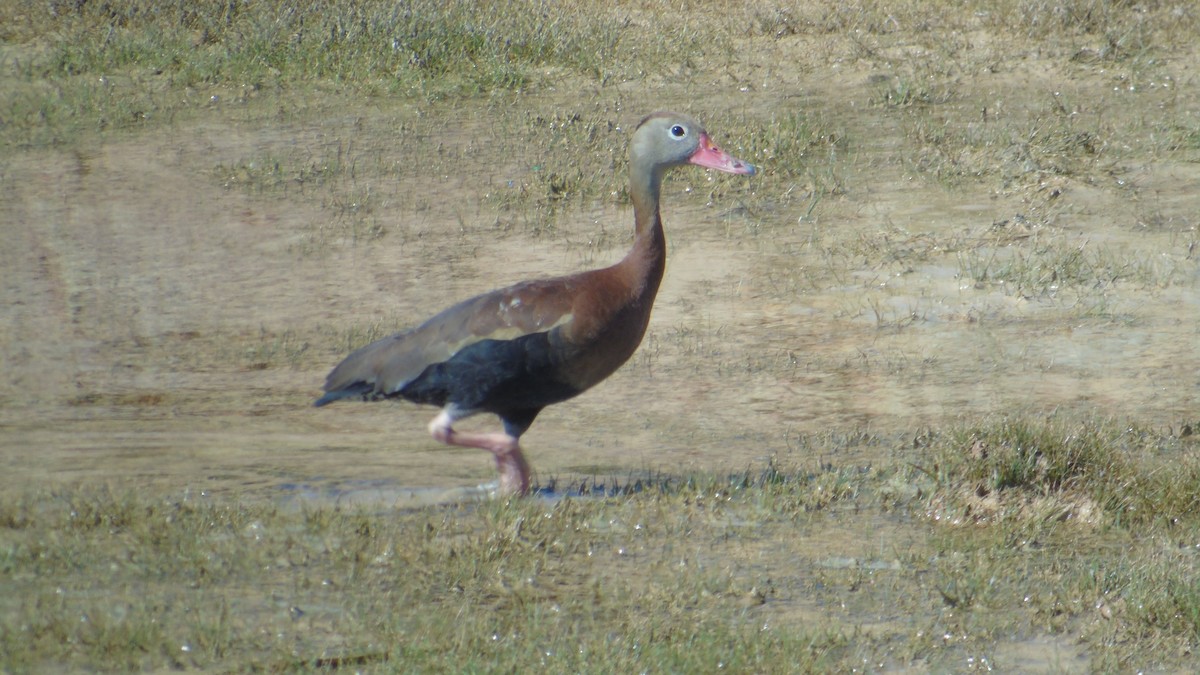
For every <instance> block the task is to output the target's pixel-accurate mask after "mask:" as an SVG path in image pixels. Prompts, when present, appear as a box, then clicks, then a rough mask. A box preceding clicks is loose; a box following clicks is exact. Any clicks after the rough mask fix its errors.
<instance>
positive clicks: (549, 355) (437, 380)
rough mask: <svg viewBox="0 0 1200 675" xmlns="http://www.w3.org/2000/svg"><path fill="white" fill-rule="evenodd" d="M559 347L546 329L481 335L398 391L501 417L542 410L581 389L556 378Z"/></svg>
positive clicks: (420, 399) (411, 397) (412, 398)
mask: <svg viewBox="0 0 1200 675" xmlns="http://www.w3.org/2000/svg"><path fill="white" fill-rule="evenodd" d="M560 352H561V348H560V349H555V348H554V346H553V345H552V344H551V341H550V338H549V334H548V333H534V334H532V335H525V336H522V337H519V338H516V339H515V340H482V341H480V342H476V343H475V344H473V345H471V346H469V347H466V348H465V349H463V350H461V351H459V352H458V353H457V354H455V355H454V356H452V357H450V359H448V360H446V361H443V362H441V363H435V364H433V365H431V366H429V367H428V368H426V369H425V370H424V371H423V372H422V373H421V374H420V375H419V376H418V377H417V378H416V379H414V380H413V381H411V382H409V383H408V384H406V385H405V386H404V388H403V389H401V390H400V391H399V392H397V393H398V394H399V395H400V396H403V397H404V398H406V399H408V400H410V401H413V402H416V403H427V404H432V405H436V406H444V405H446V404H447V403H453V404H454V405H455V406H457V407H459V408H461V409H463V410H470V411H482V412H492V413H496V414H498V415H500V416H501V417H504V416H505V415H507V414H509V413H514V412H517V411H537V410H541V409H542V408H544V407H546V406H548V405H551V404H553V403H559V402H561V401H565V400H567V399H569V398H571V397H573V396H576V395H578V394H579V393H580V392H579V390H578V389H577V388H575V387H573V386H571V385H569V384H567V383H566V382H563V381H562V379H560V373H559V367H560V366H561V363H562V356H561V353H560ZM535 414H536V413H535Z"/></svg>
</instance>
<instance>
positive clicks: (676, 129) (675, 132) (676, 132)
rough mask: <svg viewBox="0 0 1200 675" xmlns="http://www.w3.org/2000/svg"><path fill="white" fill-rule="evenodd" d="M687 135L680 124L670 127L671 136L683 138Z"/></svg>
mask: <svg viewBox="0 0 1200 675" xmlns="http://www.w3.org/2000/svg"><path fill="white" fill-rule="evenodd" d="M685 136H687V129H685V128H684V127H683V125H682V124H676V125H675V126H673V127H671V138H683V137H685Z"/></svg>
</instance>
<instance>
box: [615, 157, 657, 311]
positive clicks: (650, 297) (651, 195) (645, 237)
mask: <svg viewBox="0 0 1200 675" xmlns="http://www.w3.org/2000/svg"><path fill="white" fill-rule="evenodd" d="M629 173H630V184H629V188H630V197H631V198H632V200H633V248H632V249H630V251H629V253H628V254H626V256H625V259H624V260H622V261H621V262H620V263H619V265H620V266H621V267H624V268H626V270H627V273H630V274H631V276H632V277H633V279H631V281H634V283H635V288H637V290H638V295H639V296H640V298H641V299H643V300H644V301H645V302H646V304H647V305H649V304H650V303H652V302H653V301H654V296H655V294H656V293H658V285H659V283H660V282H661V281H662V276H663V271H664V270H665V269H666V266H667V240H666V236H665V235H664V234H663V227H662V218H661V217H660V216H659V213H658V199H659V193H660V191H661V189H662V172H661V171H654V170H648V169H643V168H641V167H638V166H637V165H636V164H635V165H631V166H630V170H629ZM648 309H649V308H648V307H647V311H648Z"/></svg>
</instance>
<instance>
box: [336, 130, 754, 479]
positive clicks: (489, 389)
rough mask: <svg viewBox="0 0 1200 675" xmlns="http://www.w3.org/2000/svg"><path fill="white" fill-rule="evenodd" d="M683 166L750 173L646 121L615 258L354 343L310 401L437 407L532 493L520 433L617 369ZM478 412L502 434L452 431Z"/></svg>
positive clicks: (661, 250)
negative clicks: (627, 233)
mask: <svg viewBox="0 0 1200 675" xmlns="http://www.w3.org/2000/svg"><path fill="white" fill-rule="evenodd" d="M687 165H692V166H698V167H702V168H705V169H713V170H716V171H721V172H725V173H729V174H736V175H747V176H749V175H753V174H754V173H755V171H756V169H755V167H754V166H753V165H752V164H749V163H747V162H744V161H742V160H740V159H737V158H735V157H733V156H731V155H729V154H728V153H726V152H724V151H723V150H721V149H720V148H718V147H717V146H716V145H714V144H713V142H712V140H711V138H710V137H709V135H708V133H707V132H706V131H705V129H704V127H703V126H702V125H701V124H700V123H699V122H698V121H697V120H696V119H694V118H693V117H691V116H689V115H685V114H681V113H673V112H656V113H653V114H651V115H648V116H646V117H645V118H644V119H642V120H641V122H640V123H639V124H638V125H637V127H636V128H635V130H634V132H633V134H632V136H631V138H630V142H629V183H630V185H629V194H630V198H631V201H632V203H633V223H634V225H633V245H632V247H631V248H630V249H629V252H628V253H626V254H625V256H624V257H623V258H622V259H621V260H620V261H619V262H617V263H615V264H613V265H610V266H608V267H604V268H600V269H593V270H589V271H584V272H578V273H574V274H568V275H565V276H558V277H552V278H542V279H534V280H530V281H522V282H520V283H516V284H513V285H511V286H507V287H505V288H500V289H497V290H493V291H490V292H487V293H483V294H481V295H477V296H475V297H473V298H469V299H467V300H463V301H462V302H459V303H458V304H456V305H454V306H452V307H449V308H447V309H445V310H443V311H441V312H440V313H438V314H436V315H434V316H433V317H432V318H430V319H428V320H427V321H425V322H424V323H421V324H420V325H418V326H416V327H414V328H411V329H409V330H405V331H402V332H399V333H396V334H395V335H391V336H389V337H385V338H382V339H380V340H377V341H375V342H372V343H370V344H368V345H366V346H364V347H361V348H359V349H357V350H355V351H354V352H352V353H351V354H350V355H349V356H347V357H346V358H345V359H344V360H342V361H341V363H339V364H338V365H337V366H336V367H334V368H333V370H332V371H331V372H330V373H329V375H328V377H327V378H326V379H325V386H324V392H325V393H324V395H322V396H321V397H320V398H318V399H317V400H316V401H315V402H314V405H315V406H317V407H322V406H325V405H328V404H330V403H333V402H334V401H339V400H343V399H360V400H364V401H379V400H383V399H397V398H398V399H405V400H407V401H411V402H413V403H416V404H424V405H432V406H437V407H438V408H440V411H439V412H438V413H437V415H436V416H435V417H434V418H433V420H432V421H431V422H430V423H429V433H430V435H432V436H433V438H434V439H435V440H436V441H438V442H440V443H443V444H446V445H451V446H461V447H469V448H477V449H481V450H486V451H488V452H489V453H491V455H492V457H493V459H494V461H495V467H496V471H497V473H498V480H497V482H496V484H495V491H496V493H498V494H500V495H513V496H523V495H527V494H529V492H530V486H531V477H530V465H529V462H528V461H527V460H526V458H525V456H524V454H523V452H522V449H521V443H520V441H521V436H522V435H523V434H524V433H525V432H526V431H528V430H529V428H530V426H531V425H532V424H533V422H534V420H535V419H536V418H537V416H538V415H539V414H540V413H541V412H542V410H544V409H545V408H546V407H547V406H550V405H553V404H555V403H561V402H563V401H566V400H568V399H571V398H574V397H576V396H578V395H580V394H582V393H583V392H585V391H587V390H588V389H591V388H592V387H594V386H596V385H597V384H599V383H600V382H602V381H604V379H605V378H607V377H608V376H610V375H612V374H613V373H614V372H616V370H617V369H618V368H620V367H621V366H622V365H623V364H624V363H625V362H626V361H628V360H629V358H630V357H631V356H632V355H633V354H634V352H635V351H636V350H637V348H638V346H639V345H640V344H641V342H642V338H643V336H644V335H645V334H646V329H647V326H648V325H649V322H650V313H651V309H652V308H653V306H654V299H655V296H656V295H657V294H658V289H659V285H660V284H661V282H662V279H663V274H664V272H665V270H666V261H667V242H666V236H665V234H664V231H663V222H662V217H661V215H660V213H659V201H660V197H661V193H662V183H663V177H664V176H665V175H666V173H667V172H668V171H670V170H672V169H675V168H677V167H682V166H687ZM483 413H490V414H493V415H495V416H497V417H498V418H499V420H500V424H501V430H499V431H495V432H490V433H484V432H470V433H465V432H461V431H458V430H456V429H455V428H454V425H455V423H456V422H458V421H459V420H462V419H464V418H467V417H471V416H473V415H478V414H483Z"/></svg>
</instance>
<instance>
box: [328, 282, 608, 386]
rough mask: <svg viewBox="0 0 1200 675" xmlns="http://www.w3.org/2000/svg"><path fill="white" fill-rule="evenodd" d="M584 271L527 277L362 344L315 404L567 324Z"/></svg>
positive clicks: (403, 380) (398, 381) (395, 382)
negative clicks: (473, 349)
mask: <svg viewBox="0 0 1200 675" xmlns="http://www.w3.org/2000/svg"><path fill="white" fill-rule="evenodd" d="M582 277H583V275H574V276H568V277H558V278H555V279H543V280H538V281H527V282H524V283H520V284H517V285H515V286H509V287H507V288H501V289H499V290H495V291H492V292H490V293H485V294H483V295H478V296H476V297H474V298H471V299H469V300H464V301H463V302H460V303H458V304H457V305H454V306H453V307H450V308H449V309H446V310H445V311H443V312H441V313H439V314H438V315H436V316H434V317H433V318H431V319H429V320H428V321H426V322H425V323H423V324H421V325H420V326H417V327H416V328H413V329H410V330H407V331H404V332H402V333H397V334H395V335H392V336H390V337H386V338H383V339H381V340H377V341H375V342H372V343H371V344H369V345H367V346H365V347H362V348H360V349H358V350H356V351H354V352H353V353H351V354H350V355H349V356H347V357H346V359H345V360H344V361H342V362H341V363H340V364H338V366H337V367H336V368H334V369H333V372H331V373H329V377H328V378H326V380H325V391H326V392H329V393H327V394H326V395H325V396H323V397H321V399H319V400H318V401H317V403H316V405H324V404H326V403H329V402H332V401H335V400H337V399H339V398H345V397H350V396H358V395H367V396H370V395H372V394H375V395H387V394H393V393H395V392H397V391H399V390H400V389H402V388H403V387H404V385H406V384H408V383H409V382H410V381H412V380H413V379H414V378H416V377H417V376H418V375H420V374H421V373H422V372H424V370H425V368H427V367H428V366H430V365H432V364H434V363H440V362H442V361H445V360H447V359H449V358H450V357H452V356H454V354H456V353H458V351H459V350H461V349H463V348H465V347H468V346H470V345H472V344H475V343H476V342H479V341H480V340H486V339H492V340H511V339H514V338H518V337H521V336H522V335H529V334H531V333H540V332H545V331H549V330H552V329H554V328H559V327H562V326H566V325H568V324H570V323H571V322H572V320H573V319H574V311H573V310H574V307H575V306H576V300H577V299H578V298H579V297H580V296H581V293H582V292H583V288H584V286H585V284H583V283H582V281H583V278H582Z"/></svg>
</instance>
